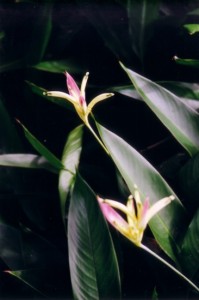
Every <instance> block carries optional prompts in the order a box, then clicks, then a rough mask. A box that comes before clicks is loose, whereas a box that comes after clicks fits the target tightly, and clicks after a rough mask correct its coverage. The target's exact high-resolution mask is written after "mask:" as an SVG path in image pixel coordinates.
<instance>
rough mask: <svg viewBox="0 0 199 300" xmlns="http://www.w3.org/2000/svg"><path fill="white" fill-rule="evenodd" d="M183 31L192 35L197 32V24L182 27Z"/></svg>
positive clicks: (198, 27) (198, 30) (198, 25)
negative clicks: (185, 30)
mask: <svg viewBox="0 0 199 300" xmlns="http://www.w3.org/2000/svg"><path fill="white" fill-rule="evenodd" d="M183 27H184V28H185V29H187V31H188V32H189V34H194V33H196V32H199V24H185V25H183Z"/></svg>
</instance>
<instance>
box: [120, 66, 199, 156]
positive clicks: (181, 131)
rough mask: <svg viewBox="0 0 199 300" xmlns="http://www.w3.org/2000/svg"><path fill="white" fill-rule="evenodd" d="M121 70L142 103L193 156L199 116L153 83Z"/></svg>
mask: <svg viewBox="0 0 199 300" xmlns="http://www.w3.org/2000/svg"><path fill="white" fill-rule="evenodd" d="M122 68H123V69H124V71H125V72H126V73H127V75H128V76H129V78H130V80H131V81H132V83H133V84H134V86H135V88H136V90H137V92H138V93H139V94H140V96H141V97H142V99H143V100H144V102H145V103H146V104H147V105H148V106H149V107H150V109H151V110H152V111H153V112H154V113H155V114H156V116H157V117H158V118H159V119H160V121H161V122H162V123H163V124H164V125H165V126H166V127H167V128H168V130H169V131H170V132H171V133H172V134H173V136H174V137H175V138H176V140H177V141H178V142H179V143H180V144H181V145H182V146H183V147H184V148H185V149H186V150H187V151H188V152H189V154H190V155H192V156H193V155H195V154H196V153H197V152H198V151H199V139H198V136H199V114H198V113H197V112H196V111H195V110H194V109H192V108H191V107H190V106H189V105H188V104H187V103H185V102H183V101H182V100H181V99H180V98H179V97H177V96H175V95H174V94H172V93H171V92H169V91H168V90H166V89H164V88H163V87H161V86H160V85H158V84H156V83H155V82H152V81H151V80H149V79H147V78H145V77H143V76H141V75H139V74H137V73H135V72H133V71H131V70H130V69H127V68H126V67H125V66H123V65H122Z"/></svg>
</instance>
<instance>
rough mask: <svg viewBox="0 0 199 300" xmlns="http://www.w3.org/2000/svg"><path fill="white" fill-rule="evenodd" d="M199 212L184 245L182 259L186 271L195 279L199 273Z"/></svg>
mask: <svg viewBox="0 0 199 300" xmlns="http://www.w3.org/2000/svg"><path fill="white" fill-rule="evenodd" d="M198 249H199V210H198V211H197V212H196V214H195V215H194V217H193V219H192V221H191V223H190V225H189V227H188V229H187V232H186V235H185V237H184V240H183V243H182V251H181V259H182V263H183V268H184V270H185V271H186V272H187V273H188V274H189V276H192V277H194V275H196V273H198V271H199V255H198ZM198 275H199V274H198Z"/></svg>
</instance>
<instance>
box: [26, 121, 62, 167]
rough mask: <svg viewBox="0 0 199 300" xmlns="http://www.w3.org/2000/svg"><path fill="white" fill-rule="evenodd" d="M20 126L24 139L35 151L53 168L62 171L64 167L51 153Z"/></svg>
mask: <svg viewBox="0 0 199 300" xmlns="http://www.w3.org/2000/svg"><path fill="white" fill-rule="evenodd" d="M20 124H21V123H20ZM21 126H22V128H23V130H24V133H25V136H26V138H27V139H28V141H29V142H30V144H31V145H32V146H33V147H34V148H35V150H37V151H38V152H39V153H40V154H41V155H42V156H44V157H45V158H46V159H47V161H49V163H50V164H51V165H52V166H53V167H54V168H56V169H58V170H60V169H63V168H64V166H63V164H62V162H61V161H60V160H59V159H58V158H57V157H56V156H55V155H54V154H53V153H52V152H50V151H49V150H48V149H47V148H46V147H45V146H44V145H43V144H42V143H41V142H40V141H39V140H38V139H37V138H36V137H35V136H34V135H32V133H30V132H29V131H28V129H27V128H26V127H25V126H24V125H22V124H21Z"/></svg>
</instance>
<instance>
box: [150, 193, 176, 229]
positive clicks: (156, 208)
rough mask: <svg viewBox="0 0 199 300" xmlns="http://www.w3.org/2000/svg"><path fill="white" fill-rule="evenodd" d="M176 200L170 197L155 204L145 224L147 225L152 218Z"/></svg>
mask: <svg viewBox="0 0 199 300" xmlns="http://www.w3.org/2000/svg"><path fill="white" fill-rule="evenodd" d="M174 199H175V197H174V196H172V195H171V196H169V197H165V198H163V199H161V200H159V201H157V202H156V203H155V204H153V205H152V206H151V207H150V208H149V210H148V212H147V214H146V218H145V224H146V225H147V223H148V222H149V221H150V220H151V218H153V217H154V215H156V214H157V213H158V212H159V211H160V210H161V209H163V208H164V207H165V206H167V205H168V204H169V203H171V201H173V200H174Z"/></svg>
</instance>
